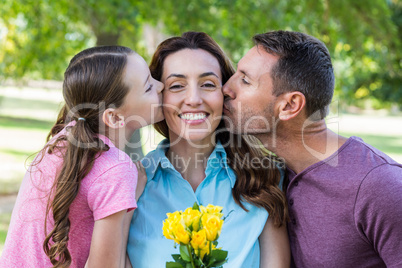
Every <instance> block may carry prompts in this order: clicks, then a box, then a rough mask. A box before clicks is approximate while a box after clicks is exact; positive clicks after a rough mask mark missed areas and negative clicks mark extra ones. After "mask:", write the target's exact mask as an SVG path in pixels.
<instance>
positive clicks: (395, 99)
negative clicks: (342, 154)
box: [0, 0, 402, 252]
mask: <svg viewBox="0 0 402 268" xmlns="http://www.w3.org/2000/svg"><path fill="white" fill-rule="evenodd" d="M278 29H283V30H293V31H301V32H305V33H308V34H311V35H313V36H316V37H318V38H319V39H320V40H322V41H323V42H324V43H325V44H326V45H327V47H328V48H329V50H330V53H331V56H332V58H333V64H334V68H335V74H336V89H335V96H334V103H333V104H332V106H331V115H330V116H329V118H328V125H329V127H330V128H331V129H333V130H335V131H337V132H338V133H340V134H341V135H344V136H351V135H357V136H360V137H362V138H363V139H364V140H365V141H366V142H368V143H370V144H372V145H373V146H375V147H377V148H379V149H381V150H383V151H384V152H386V153H388V154H389V155H390V156H391V157H393V158H394V159H396V160H397V161H399V162H402V112H401V111H402V88H401V87H402V72H401V69H402V68H401V65H402V43H401V42H402V41H401V40H402V2H401V1H400V0H365V1H362V0H283V1H274V0H177V1H169V0H146V1H137V0H96V1H95V0H57V1H52V0H2V1H1V3H0V135H1V139H0V252H1V248H2V245H3V243H4V240H5V237H6V234H7V228H8V223H9V220H10V217H11V209H12V205H13V202H14V200H15V196H16V193H17V192H18V188H19V185H20V182H21V180H22V178H23V176H24V173H25V166H26V165H27V164H29V159H28V160H27V158H28V156H30V155H32V154H34V153H35V152H37V151H38V150H40V149H41V147H42V146H43V145H44V142H45V138H46V135H47V133H48V131H49V129H50V128H51V126H52V122H53V121H54V120H55V118H56V115H57V112H58V110H59V109H60V107H61V105H62V96H61V82H60V81H61V80H62V78H63V71H64V70H65V68H66V67H67V65H68V62H69V60H70V59H71V57H72V56H73V55H74V54H76V53H77V52H79V51H80V50H82V49H84V48H87V47H91V46H95V45H114V44H119V45H125V46H128V47H131V48H133V49H134V50H136V51H137V52H138V53H139V54H141V55H142V56H143V57H144V58H145V59H146V60H148V61H149V59H150V57H151V56H152V53H153V52H154V50H155V48H156V46H157V45H158V43H159V42H161V41H162V40H164V39H165V38H167V37H170V36H173V35H180V34H181V33H182V32H184V31H189V30H192V31H204V32H206V33H208V34H209V35H211V36H212V37H213V38H214V39H215V40H216V41H217V42H218V43H219V44H220V45H221V46H222V48H223V49H224V50H225V51H226V52H227V54H228V55H229V57H230V58H231V59H232V61H233V63H234V64H235V65H236V62H237V61H238V60H239V59H240V58H241V56H242V55H243V54H244V53H245V52H246V51H247V50H248V49H249V48H251V47H252V46H253V44H252V42H251V37H252V36H253V35H254V34H257V33H262V32H266V31H270V30H278ZM152 133H153V131H152V129H151V128H145V129H143V130H142V140H143V144H144V147H143V152H144V153H147V152H148V151H149V150H151V149H152V148H154V147H155V145H156V144H157V142H158V141H159V139H160V137H158V136H156V138H155V135H154V134H152ZM30 159H31V160H32V158H30ZM26 160H27V161H26ZM25 162H26V163H25Z"/></svg>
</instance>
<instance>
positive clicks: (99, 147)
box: [36, 46, 134, 267]
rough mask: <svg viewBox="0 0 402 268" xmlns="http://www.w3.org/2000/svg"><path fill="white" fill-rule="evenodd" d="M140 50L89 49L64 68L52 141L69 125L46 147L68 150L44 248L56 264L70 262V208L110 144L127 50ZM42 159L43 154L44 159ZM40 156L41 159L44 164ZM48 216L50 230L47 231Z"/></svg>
mask: <svg viewBox="0 0 402 268" xmlns="http://www.w3.org/2000/svg"><path fill="white" fill-rule="evenodd" d="M132 53H134V52H133V51H132V50H131V49H129V48H126V47H121V46H106V47H94V48H89V49H86V50H84V51H82V52H80V53H78V54H77V55H76V56H74V57H73V59H72V60H71V61H70V64H69V66H68V68H67V70H66V71H65V73H64V82H63V97H64V100H65V105H64V106H63V108H62V109H61V111H60V113H59V116H58V118H57V121H56V123H55V125H54V126H53V128H52V130H51V131H50V133H49V135H48V138H47V141H49V140H50V139H51V138H52V137H54V136H55V135H57V134H58V133H59V132H60V131H61V130H62V129H63V128H64V127H66V125H67V124H68V123H69V122H70V121H73V120H75V121H76V123H75V125H72V126H68V129H67V132H66V134H65V135H59V136H58V137H57V138H56V139H55V140H54V141H52V142H50V143H48V144H47V145H46V146H45V147H44V149H43V150H42V158H43V155H44V153H45V152H46V153H49V154H52V153H55V151H56V150H57V151H59V150H61V151H62V152H63V155H64V156H63V165H62V167H61V168H60V169H59V172H58V174H57V177H56V179H55V181H54V184H53V187H52V190H51V194H50V195H49V200H48V203H47V211H46V215H49V214H52V215H53V219H54V227H53V229H52V230H51V231H50V233H48V234H46V239H45V241H44V243H43V249H44V251H45V253H46V255H47V256H48V257H49V259H50V261H51V263H52V264H53V265H54V267H69V266H70V265H71V255H70V252H69V250H68V248H67V243H68V241H69V231H70V220H69V209H70V205H71V203H72V202H73V201H74V199H75V197H76V196H77V194H78V191H79V188H80V182H81V181H82V179H83V178H84V177H85V176H86V175H87V174H88V173H89V172H90V171H91V169H92V166H93V164H94V161H95V159H96V158H97V157H99V155H100V154H101V153H102V152H104V151H107V150H109V147H108V146H107V145H106V144H105V143H103V141H102V140H101V139H99V138H98V136H97V134H98V133H100V130H101V127H102V125H101V124H100V120H101V116H102V113H103V111H104V110H105V109H106V108H108V107H110V106H112V105H113V106H114V107H119V106H121V105H122V104H123V101H124V98H125V96H126V95H127V93H128V85H126V84H125V83H124V80H123V77H124V72H125V66H126V62H127V56H128V55H130V54H132ZM39 162H40V160H39ZM39 162H37V163H36V164H38V163H39ZM46 226H47V216H46V220H45V232H47V231H46V230H47V228H46Z"/></svg>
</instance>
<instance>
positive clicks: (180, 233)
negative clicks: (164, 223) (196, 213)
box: [173, 222, 190, 245]
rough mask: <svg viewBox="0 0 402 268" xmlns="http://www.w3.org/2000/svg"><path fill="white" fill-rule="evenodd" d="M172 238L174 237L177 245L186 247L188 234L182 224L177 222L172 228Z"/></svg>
mask: <svg viewBox="0 0 402 268" xmlns="http://www.w3.org/2000/svg"><path fill="white" fill-rule="evenodd" d="M173 236H174V241H175V242H176V243H177V244H184V245H187V244H188V243H189V242H190V234H189V232H188V231H187V230H186V229H185V228H184V226H183V223H182V222H177V223H176V224H175V226H173Z"/></svg>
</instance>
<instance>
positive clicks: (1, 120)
mask: <svg viewBox="0 0 402 268" xmlns="http://www.w3.org/2000/svg"><path fill="white" fill-rule="evenodd" d="M55 121H56V118H55ZM52 126H53V122H50V121H47V120H36V119H27V118H18V117H12V116H4V115H0V127H1V128H5V129H10V128H14V129H21V130H22V131H29V130H43V131H49V130H50V129H51V128H52Z"/></svg>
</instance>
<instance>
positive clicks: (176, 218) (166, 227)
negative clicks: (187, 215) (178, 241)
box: [162, 211, 181, 240]
mask: <svg viewBox="0 0 402 268" xmlns="http://www.w3.org/2000/svg"><path fill="white" fill-rule="evenodd" d="M166 215H167V219H166V220H164V221H163V226H162V231H163V235H164V236H165V237H166V238H167V239H171V240H174V238H175V237H174V228H175V226H176V224H177V223H178V222H180V221H181V213H180V212H179V211H176V212H174V213H167V214H166Z"/></svg>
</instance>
